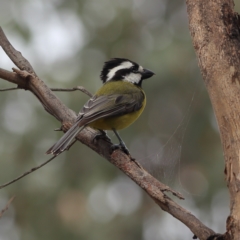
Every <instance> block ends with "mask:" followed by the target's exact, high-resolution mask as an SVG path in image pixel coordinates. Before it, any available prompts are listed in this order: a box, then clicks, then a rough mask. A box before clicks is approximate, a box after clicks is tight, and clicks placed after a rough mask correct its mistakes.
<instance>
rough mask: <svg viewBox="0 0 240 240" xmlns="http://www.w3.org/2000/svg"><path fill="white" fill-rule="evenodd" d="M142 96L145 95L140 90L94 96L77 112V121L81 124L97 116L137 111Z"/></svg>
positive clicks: (118, 114) (142, 98) (111, 115)
mask: <svg viewBox="0 0 240 240" xmlns="http://www.w3.org/2000/svg"><path fill="white" fill-rule="evenodd" d="M144 98H145V95H144V93H143V92H142V91H138V92H134V93H127V94H111V95H103V96H94V97H92V98H91V99H89V100H88V102H86V104H85V105H84V106H83V108H82V110H81V111H80V112H79V116H78V118H77V122H78V123H79V125H80V126H83V125H86V124H88V123H90V122H93V121H95V120H97V119H99V118H103V117H113V116H121V115H124V114H127V113H131V112H135V111H138V110H139V109H140V108H141V107H142V103H143V100H144Z"/></svg>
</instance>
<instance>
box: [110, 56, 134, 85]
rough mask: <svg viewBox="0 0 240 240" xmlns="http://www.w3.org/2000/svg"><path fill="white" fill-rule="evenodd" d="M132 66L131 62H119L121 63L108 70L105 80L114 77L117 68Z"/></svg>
mask: <svg viewBox="0 0 240 240" xmlns="http://www.w3.org/2000/svg"><path fill="white" fill-rule="evenodd" d="M132 66H133V64H132V63H131V62H128V61H126V62H123V63H121V65H119V66H117V67H115V68H113V69H111V70H110V71H109V73H108V74H107V80H106V82H107V81H109V80H111V79H112V78H113V77H114V75H115V73H116V72H117V71H118V70H120V69H124V68H131V67H132Z"/></svg>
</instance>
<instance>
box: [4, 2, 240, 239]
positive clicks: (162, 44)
mask: <svg viewBox="0 0 240 240" xmlns="http://www.w3.org/2000/svg"><path fill="white" fill-rule="evenodd" d="M236 11H240V4H239V3H238V5H237V6H236ZM0 23H1V26H2V27H3V29H4V31H5V33H6V34H7V36H8V38H9V40H10V41H11V42H12V44H13V45H14V46H15V47H16V48H17V49H18V50H19V51H21V52H22V54H23V55H24V56H25V57H26V58H27V59H28V60H29V61H30V62H31V64H32V65H33V67H34V69H35V71H36V72H37V74H38V75H39V76H40V77H41V79H43V80H44V81H45V82H46V84H47V85H48V86H49V87H62V88H70V87H74V86H78V85H82V86H84V87H85V88H87V89H88V90H89V91H90V92H92V93H94V92H95V91H96V90H97V89H98V88H99V87H100V86H101V81H100V80H99V74H100V71H101V68H102V65H103V62H104V61H106V60H108V59H109V58H111V57H125V58H129V59H131V60H134V61H136V62H138V63H140V64H141V65H143V66H144V67H146V68H149V69H151V70H153V71H154V72H155V73H156V75H155V76H154V77H153V78H151V79H149V80H147V81H145V82H144V86H143V87H144V89H145V92H146V94H147V99H148V102H147V107H146V109H145V111H144V113H143V115H142V116H141V117H140V119H139V120H138V121H137V122H136V123H135V124H134V125H132V126H131V127H129V128H128V129H127V130H123V131H121V136H122V138H123V139H124V140H125V142H126V144H127V146H128V147H129V149H130V151H131V153H132V155H133V156H134V157H136V158H137V159H138V161H139V162H140V163H141V164H142V165H143V166H144V167H145V168H146V169H148V170H149V172H150V173H151V174H153V175H154V176H155V177H156V178H158V179H159V180H161V181H163V182H164V183H166V184H169V185H170V186H171V187H172V188H174V189H175V190H177V191H180V192H181V193H182V194H183V195H184V196H185V198H186V200H184V201H179V200H177V199H176V201H178V202H180V204H181V205H182V206H185V207H186V208H187V209H188V210H190V211H192V212H193V214H195V215H196V216H197V217H199V218H200V220H202V221H203V222H204V223H205V224H206V225H208V226H209V227H211V228H213V229H214V230H215V231H216V232H224V231H225V219H226V217H227V216H228V213H229V202H228V191H227V189H226V184H225V183H224V174H223V171H224V162H223V154H222V149H221V144H220V139H219V133H218V127H217V124H216V121H215V117H214V113H213V111H212V107H211V104H210V101H209V98H208V94H207V92H206V90H205V87H204V84H203V81H202V78H201V74H200V71H199V69H198V66H197V61H196V57H195V53H194V50H193V46H192V42H191V39H190V35H189V30H188V20H187V12H186V6H185V2H184V1H183V0H170V1H167V0H148V1H147V0H115V1H111V0H68V1H66V0H11V1H7V0H3V1H1V7H0ZM0 67H1V68H5V69H8V70H10V69H11V68H12V67H14V65H13V63H12V62H11V61H10V60H9V59H8V57H7V56H6V54H5V53H4V52H3V51H2V49H1V50H0ZM7 87H13V85H12V84H10V83H7V82H6V81H3V80H1V81H0V88H7ZM56 94H57V95H58V96H59V98H61V100H62V101H63V102H64V103H65V104H66V105H67V106H69V107H70V108H71V109H73V110H74V111H76V112H78V111H79V110H80V108H81V106H82V105H83V104H84V103H85V101H87V99H88V97H87V96H86V95H84V94H83V93H81V92H72V93H56ZM59 126H60V123H59V122H58V121H57V120H56V119H54V118H53V117H52V116H50V115H49V114H48V113H46V112H45V111H44V109H43V108H42V106H41V105H40V103H39V102H38V100H37V99H36V98H35V97H34V96H33V95H32V94H31V93H30V92H26V91H24V90H18V91H10V92H0V132H1V134H0V183H4V182H6V181H9V180H11V179H13V178H14V177H16V176H18V175H20V174H21V173H23V172H25V171H27V170H29V169H30V168H32V167H33V166H36V165H38V164H40V163H42V162H43V161H45V160H46V159H48V156H46V155H45V154H44V153H45V151H46V150H47V149H48V148H49V147H50V146H51V145H52V144H53V143H54V142H55V141H56V140H57V139H58V138H59V137H60V136H61V135H62V133H60V132H54V131H53V129H55V128H57V127H59ZM109 136H110V137H111V138H112V140H113V141H116V139H115V137H114V136H113V134H112V133H111V132H110V133H109ZM14 195H15V196H16V198H15V199H14V201H13V203H12V204H11V206H10V208H9V210H8V211H7V212H6V213H5V214H4V215H3V217H2V218H1V219H0V240H23V239H24V240H33V239H34V240H40V239H41V240H42V239H45V240H53V239H58V240H61V239H71V240H75V239H84V240H96V239H98V240H101V239H114V240H122V239H125V240H132V239H142V240H165V239H168V240H181V239H184V240H185V239H191V238H192V236H193V234H192V233H191V232H190V230H189V229H188V228H187V227H185V226H184V225H183V224H182V223H180V222H179V221H177V220H175V219H174V218H173V217H172V216H170V215H168V214H167V213H165V212H163V211H162V210H161V209H160V208H159V207H157V206H156V204H155V203H154V202H153V201H152V199H150V198H149V197H148V196H147V195H146V194H145V192H143V191H142V190H141V189H140V188H139V187H138V186H137V185H136V184H135V183H133V182H132V181H131V180H129V179H128V178H127V177H126V176H125V175H124V174H123V173H121V172H120V171H119V170H118V169H116V168H115V167H114V166H112V165H111V164H110V163H109V162H107V161H106V160H104V159H102V158H101V157H99V156H98V155H97V154H96V153H94V152H93V151H91V150H90V149H88V148H87V147H86V146H84V145H82V144H80V143H77V144H75V145H74V146H73V147H72V148H71V151H69V152H67V153H63V154H61V155H60V156H59V157H58V159H55V160H54V161H53V162H51V163H50V164H48V165H46V166H45V167H44V168H42V169H40V170H38V171H37V172H34V173H33V174H31V175H29V176H27V177H25V178H24V179H22V180H20V181H19V182H17V183H15V184H13V185H11V186H9V187H7V188H4V189H1V190H0V209H3V208H4V207H5V205H6V203H7V201H8V200H9V199H10V198H11V197H12V196H14ZM173 198H174V197H173Z"/></svg>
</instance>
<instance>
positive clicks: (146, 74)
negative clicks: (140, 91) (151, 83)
mask: <svg viewBox="0 0 240 240" xmlns="http://www.w3.org/2000/svg"><path fill="white" fill-rule="evenodd" d="M153 75H155V73H154V72H152V71H150V70H148V69H144V70H143V73H142V79H147V78H150V77H152V76H153Z"/></svg>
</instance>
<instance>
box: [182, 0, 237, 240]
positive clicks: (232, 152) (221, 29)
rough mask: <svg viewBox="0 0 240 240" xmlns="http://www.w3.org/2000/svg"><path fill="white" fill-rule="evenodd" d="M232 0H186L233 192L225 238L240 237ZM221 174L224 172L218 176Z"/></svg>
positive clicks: (235, 61)
mask: <svg viewBox="0 0 240 240" xmlns="http://www.w3.org/2000/svg"><path fill="white" fill-rule="evenodd" d="M233 7H234V3H233V1H232V0H187V10H188V15H189V25H190V32H191V36H192V40H193V45H194V48H195V50H196V54H197V57H198V60H199V66H200V69H201V72H202V76H203V79H204V82H205V85H206V88H207V90H208V93H209V96H210V99H211V103H212V106H213V109H214V112H215V115H216V118H217V122H218V126H219V131H220V135H221V141H222V146H223V151H224V157H225V177H226V181H227V185H228V188H229V192H230V216H229V217H228V219H227V233H226V235H225V236H226V239H231V240H237V239H240V191H239V190H240V24H239V23H240V18H239V15H238V14H236V13H235V12H234V10H233ZM219 177H221V176H219Z"/></svg>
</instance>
